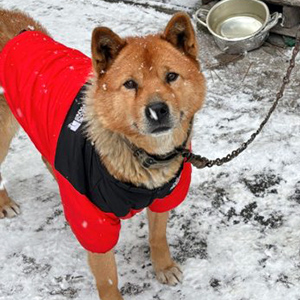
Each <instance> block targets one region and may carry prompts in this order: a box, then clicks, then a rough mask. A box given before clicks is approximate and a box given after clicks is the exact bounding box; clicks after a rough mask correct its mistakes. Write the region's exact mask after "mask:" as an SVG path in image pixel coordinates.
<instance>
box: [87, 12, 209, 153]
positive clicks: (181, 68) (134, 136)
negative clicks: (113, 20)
mask: <svg viewBox="0 0 300 300" xmlns="http://www.w3.org/2000/svg"><path fill="white" fill-rule="evenodd" d="M196 56H197V42H196V38H195V33H194V30H193V27H192V25H191V23H190V20H189V17H188V16H187V15H185V14H177V15H175V16H174V17H173V18H172V19H171V21H170V22H169V24H168V25H167V27H166V29H165V32H164V34H163V35H155V36H147V37H138V38H129V39H126V40H123V39H121V38H120V37H119V36H117V35H116V34H115V33H113V32H112V31H110V30H109V29H107V28H96V29H95V30H94V32H93V37H92V58H93V68H94V72H95V73H96V86H97V87H96V95H95V99H97V100H96V101H95V110H96V114H97V117H99V120H100V122H101V124H102V125H103V126H104V127H106V128H108V129H110V130H111V131H113V132H118V133H120V134H123V135H124V136H126V137H127V138H128V139H129V140H131V141H132V142H133V143H135V144H136V145H138V146H140V147H143V148H144V149H145V150H148V151H149V152H152V153H159V152H161V153H164V152H168V151H171V150H173V149H171V148H174V145H176V144H177V146H178V145H180V144H181V143H182V142H183V140H184V139H185V138H186V132H187V131H188V129H189V124H190V121H191V119H192V117H193V116H194V114H195V113H196V112H197V111H198V110H199V109H200V108H201V106H202V104H203V100H204V96H205V80H204V77H203V75H202V73H201V72H200V67H199V63H198V61H197V57H196ZM162 139H163V141H164V143H163V145H162ZM157 141H159V142H158V143H155V142H157ZM157 145H160V146H159V149H154V148H155V147H156V148H157Z"/></svg>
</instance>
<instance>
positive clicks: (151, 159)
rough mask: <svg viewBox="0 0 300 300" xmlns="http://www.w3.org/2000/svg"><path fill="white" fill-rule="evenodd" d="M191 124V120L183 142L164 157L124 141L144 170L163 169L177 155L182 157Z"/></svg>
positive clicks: (190, 130) (126, 140)
mask: <svg viewBox="0 0 300 300" xmlns="http://www.w3.org/2000/svg"><path fill="white" fill-rule="evenodd" d="M192 124H193V119H192V120H191V122H190V127H189V130H188V133H187V137H186V139H185V141H184V142H183V143H182V144H181V145H180V146H179V147H177V148H175V149H174V150H173V151H171V152H169V153H167V154H164V155H155V154H149V153H148V152H146V151H145V150H144V149H142V148H139V147H137V146H136V145H134V144H132V143H131V142H130V141H128V139H126V138H125V139H124V141H125V143H126V145H127V146H128V148H129V149H130V150H131V152H132V154H133V155H134V157H136V158H137V160H138V161H139V163H140V164H141V165H142V166H143V167H144V168H145V169H150V168H151V169H154V168H155V169H157V168H161V167H165V166H167V165H169V164H170V163H171V162H172V161H173V160H174V159H175V158H176V157H178V156H179V155H182V154H181V152H182V149H184V148H185V147H186V144H187V141H188V139H189V137H190V135H191V132H192Z"/></svg>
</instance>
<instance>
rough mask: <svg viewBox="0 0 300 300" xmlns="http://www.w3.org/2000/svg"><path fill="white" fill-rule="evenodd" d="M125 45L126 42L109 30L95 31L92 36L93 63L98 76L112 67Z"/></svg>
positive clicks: (99, 29)
mask: <svg viewBox="0 0 300 300" xmlns="http://www.w3.org/2000/svg"><path fill="white" fill-rule="evenodd" d="M125 45H126V42H125V40H123V39H121V38H120V37H119V36H118V35H117V34H115V33H114V32H113V31H112V30H110V29H109V28H106V27H96V28H95V29H94V31H93V35H92V61H93V68H94V70H95V72H96V74H97V75H98V76H100V75H101V74H102V73H104V72H105V71H106V70H107V69H108V68H109V67H110V65H111V64H112V62H113V61H114V60H115V58H116V57H117V55H118V54H119V52H120V51H121V49H122V48H123V47H124V46H125Z"/></svg>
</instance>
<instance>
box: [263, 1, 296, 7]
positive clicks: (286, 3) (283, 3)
mask: <svg viewBox="0 0 300 300" xmlns="http://www.w3.org/2000/svg"><path fill="white" fill-rule="evenodd" d="M264 2H267V3H272V4H277V5H281V6H283V5H289V6H299V7H300V0H265V1H264Z"/></svg>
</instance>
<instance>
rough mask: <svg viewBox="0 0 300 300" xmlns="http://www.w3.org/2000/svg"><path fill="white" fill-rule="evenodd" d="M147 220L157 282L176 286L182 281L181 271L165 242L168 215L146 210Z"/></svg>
mask: <svg viewBox="0 0 300 300" xmlns="http://www.w3.org/2000/svg"><path fill="white" fill-rule="evenodd" d="M147 212H148V219H149V242H150V250H151V260H152V264H153V267H154V270H155V273H156V277H157V279H158V281H159V282H161V283H165V284H169V285H176V284H177V283H179V282H181V281H182V271H181V269H180V267H179V266H178V265H177V263H176V262H174V261H173V259H172V257H171V254H170V250H169V246H168V242H167V236H166V231H167V222H168V218H169V213H168V212H166V213H154V212H152V211H151V210H150V209H148V210H147Z"/></svg>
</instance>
